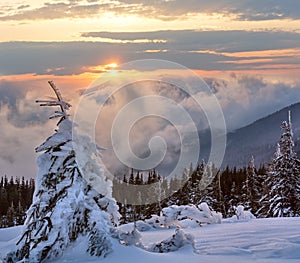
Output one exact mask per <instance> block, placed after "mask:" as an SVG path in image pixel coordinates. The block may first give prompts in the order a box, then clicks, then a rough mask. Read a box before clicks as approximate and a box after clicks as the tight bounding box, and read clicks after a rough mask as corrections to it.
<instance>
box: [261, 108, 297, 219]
mask: <svg viewBox="0 0 300 263" xmlns="http://www.w3.org/2000/svg"><path fill="white" fill-rule="evenodd" d="M281 129H282V134H281V137H280V142H279V144H278V146H277V150H276V154H275V158H274V160H273V162H272V163H271V165H270V168H269V173H268V180H267V189H268V192H267V193H266V194H265V196H264V197H263V198H262V203H263V206H262V208H261V209H260V213H261V214H262V215H263V216H266V217H289V216H299V215H300V161H299V159H298V158H297V156H296V154H295V152H294V149H293V148H294V141H293V133H292V123H291V117H290V112H289V117H288V122H286V121H284V122H283V123H282V125H281Z"/></svg>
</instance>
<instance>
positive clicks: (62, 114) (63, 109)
mask: <svg viewBox="0 0 300 263" xmlns="http://www.w3.org/2000/svg"><path fill="white" fill-rule="evenodd" d="M48 83H49V85H50V86H51V88H52V89H53V91H54V93H55V95H56V98H57V99H56V100H55V99H54V100H36V101H35V102H36V103H39V104H40V106H42V107H43V106H59V107H60V111H55V112H54V114H53V115H51V116H50V117H49V119H56V118H61V120H64V119H67V118H68V116H69V115H68V114H67V110H69V109H70V107H71V104H70V103H68V102H66V101H64V100H63V99H62V96H61V93H60V91H59V89H58V88H57V87H56V85H55V84H54V82H53V81H48ZM61 120H60V121H61Z"/></svg>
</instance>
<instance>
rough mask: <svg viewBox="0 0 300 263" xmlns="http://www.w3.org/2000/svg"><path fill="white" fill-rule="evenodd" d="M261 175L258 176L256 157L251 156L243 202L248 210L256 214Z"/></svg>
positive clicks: (243, 190)
mask: <svg viewBox="0 0 300 263" xmlns="http://www.w3.org/2000/svg"><path fill="white" fill-rule="evenodd" d="M259 184H260V182H259V175H258V174H257V171H256V168H255V163H254V157H253V156H251V158H250V160H249V164H248V167H247V170H246V180H245V182H244V184H243V187H242V193H241V200H242V205H243V206H244V208H245V209H246V210H250V211H251V212H256V211H257V209H258V208H259V200H260V198H261V194H260V187H261V186H260V185H259Z"/></svg>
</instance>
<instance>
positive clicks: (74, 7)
mask: <svg viewBox="0 0 300 263" xmlns="http://www.w3.org/2000/svg"><path fill="white" fill-rule="evenodd" d="M106 11H110V12H114V13H115V14H128V13H130V14H138V15H142V16H146V17H154V18H158V19H162V20H171V19H172V20H174V19H181V18H184V17H187V16H189V15H190V14H197V13H205V14H216V13H219V14H223V15H225V16H227V15H235V19H238V20H271V19H283V18H290V19H299V18H300V2H299V1H296V0H285V1H281V0H264V1H253V0H241V1H232V0H211V1H207V0H185V1H182V0H172V1H165V0H155V1H146V0H144V1H137V0H120V1H118V2H116V1H112V2H104V3H103V2H102V1H97V0H88V1H87V2H84V1H79V0H78V1H77V0H72V1H69V2H68V3H65V2H60V1H59V2H57V3H56V2H52V3H45V4H44V6H42V7H40V8H34V9H26V10H23V8H22V9H18V8H17V10H16V12H15V13H14V14H10V15H4V16H1V17H0V20H2V21H5V20H41V19H58V18H66V17H73V18H78V17H90V16H96V15H98V14H101V13H103V12H106Z"/></svg>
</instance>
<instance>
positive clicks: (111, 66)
mask: <svg viewBox="0 0 300 263" xmlns="http://www.w3.org/2000/svg"><path fill="white" fill-rule="evenodd" d="M116 67H118V64H117V63H116V62H112V63H109V64H106V65H105V69H108V70H110V69H115V68H116Z"/></svg>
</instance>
